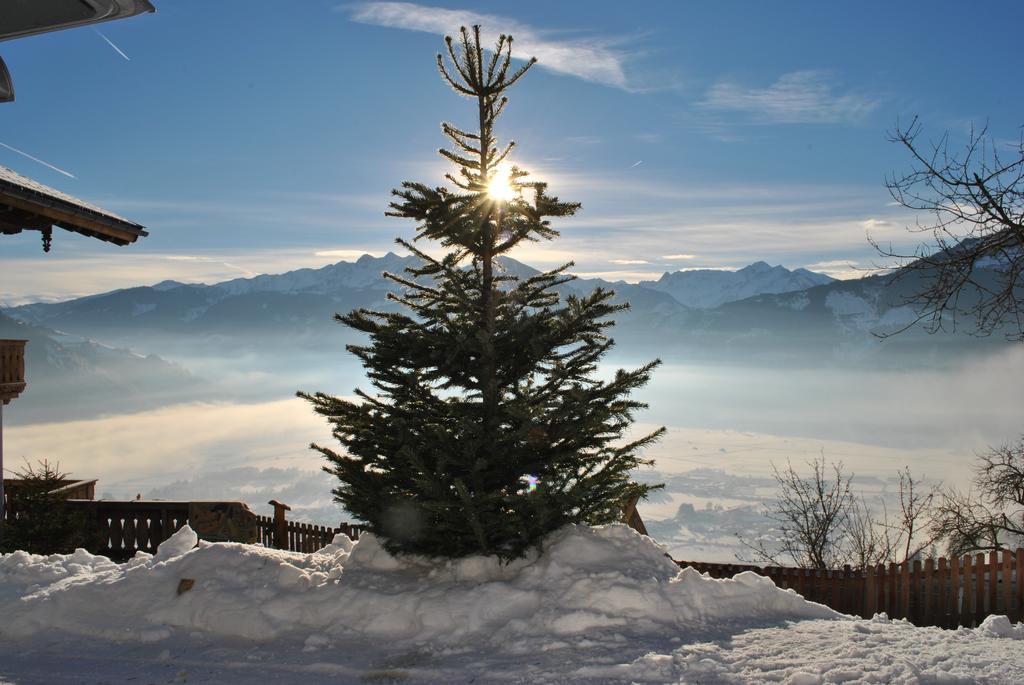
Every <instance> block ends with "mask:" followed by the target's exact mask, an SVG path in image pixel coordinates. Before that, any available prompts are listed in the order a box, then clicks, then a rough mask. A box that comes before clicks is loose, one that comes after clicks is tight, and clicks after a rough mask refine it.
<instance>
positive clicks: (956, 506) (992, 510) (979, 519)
mask: <svg viewBox="0 0 1024 685" xmlns="http://www.w3.org/2000/svg"><path fill="white" fill-rule="evenodd" d="M936 509H937V515H936V517H935V521H934V523H933V525H932V534H933V535H934V536H936V537H940V538H944V539H945V540H946V541H947V544H948V547H949V552H950V553H951V554H956V555H960V554H966V553H968V552H980V551H987V550H998V549H1006V548H1008V547H1012V546H1019V545H1021V544H1022V543H1024V436H1022V437H1021V438H1020V439H1019V440H1018V441H1017V442H1016V443H1013V444H1006V445H1003V446H1001V447H996V448H993V449H992V450H990V451H989V452H988V453H986V454H982V455H979V456H978V463H977V464H976V465H975V469H974V482H973V487H972V489H971V490H969V491H968V492H961V491H959V490H954V489H950V490H946V491H945V492H943V493H942V496H941V498H940V499H939V501H938V504H937V506H936Z"/></svg>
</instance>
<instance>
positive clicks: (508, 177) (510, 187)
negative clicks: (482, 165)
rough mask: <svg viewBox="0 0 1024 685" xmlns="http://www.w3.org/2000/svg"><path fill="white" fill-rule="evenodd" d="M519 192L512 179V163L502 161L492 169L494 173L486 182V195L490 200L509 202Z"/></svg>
mask: <svg viewBox="0 0 1024 685" xmlns="http://www.w3.org/2000/svg"><path fill="white" fill-rule="evenodd" d="M518 194H519V191H518V189H517V188H516V184H515V182H514V181H513V179H512V165H511V164H509V163H507V162H502V163H501V164H499V165H498V166H497V167H496V168H495V169H494V174H493V175H492V176H491V179H490V180H489V181H488V182H487V195H488V197H490V198H491V199H492V200H497V201H500V202H511V201H512V200H514V199H515V198H516V196H517V195H518Z"/></svg>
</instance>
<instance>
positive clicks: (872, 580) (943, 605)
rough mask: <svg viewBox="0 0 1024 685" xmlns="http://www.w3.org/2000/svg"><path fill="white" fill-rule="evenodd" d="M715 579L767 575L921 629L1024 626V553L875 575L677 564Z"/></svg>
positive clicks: (826, 600) (892, 568)
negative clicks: (995, 621)
mask: <svg viewBox="0 0 1024 685" xmlns="http://www.w3.org/2000/svg"><path fill="white" fill-rule="evenodd" d="M676 563H677V564H679V565H680V566H683V567H686V566H692V567H693V568H694V569H696V570H697V571H700V572H701V573H707V574H709V575H710V576H712V577H714V578H731V577H732V576H733V575H735V574H737V573H740V572H742V571H753V572H754V573H759V574H761V575H764V576H767V577H769V578H771V579H772V581H773V582H774V583H775V584H776V585H778V586H779V587H781V588H788V589H792V590H794V591H796V592H797V593H798V594H800V595H802V596H804V597H805V598H807V599H809V600H811V601H812V602H818V603H820V604H825V605H826V606H829V607H831V608H833V609H835V610H836V611H841V612H843V613H845V614H854V615H858V616H862V617H864V618H870V617H871V616H873V615H874V614H876V613H879V612H885V613H886V614H887V615H888V616H889V617H890V618H905V619H907V620H909V621H910V622H911V623H913V624H915V625H919V626H939V627H942V628H955V627H957V626H968V627H972V626H977V625H979V624H980V623H981V622H982V621H983V620H984V619H985V617H986V616H988V615H990V614H1004V615H1006V616H1008V617H1009V618H1010V620H1011V621H1022V620H1024V549H1017V550H1015V551H1011V550H1002V551H999V552H989V553H988V554H987V555H986V554H975V555H970V554H968V555H965V556H963V557H960V558H953V559H946V558H945V557H940V558H939V559H937V560H936V559H925V560H924V561H923V562H922V561H921V560H919V559H917V560H914V561H911V562H906V563H903V564H888V565H885V564H879V565H878V566H875V567H870V568H867V569H852V568H850V567H849V566H846V567H844V568H842V569H833V570H816V569H802V568H789V567H780V566H766V567H763V568H762V567H759V566H750V565H744V564H706V563H701V562H690V561H677V562H676Z"/></svg>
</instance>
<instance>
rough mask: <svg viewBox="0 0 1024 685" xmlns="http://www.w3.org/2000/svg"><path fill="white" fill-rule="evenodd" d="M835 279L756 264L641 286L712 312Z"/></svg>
mask: <svg viewBox="0 0 1024 685" xmlns="http://www.w3.org/2000/svg"><path fill="white" fill-rule="evenodd" d="M834 281H835V279H834V278H832V277H831V276H826V275H825V274H820V273H816V272H814V271H808V270H807V269H794V270H793V271H790V270H789V269H787V268H786V267H784V266H769V265H768V264H767V263H765V262H755V263H753V264H751V265H750V266H745V267H743V268H742V269H739V270H737V271H723V270H718V269H693V270H689V271H675V272H671V273H670V272H665V273H664V274H663V275H662V277H661V278H659V279H658V280H657V281H640V284H639V285H640V286H642V287H644V288H650V289H652V290H658V291H661V292H664V293H668V294H669V295H671V296H672V297H674V298H675V299H676V300H677V301H679V302H680V303H681V304H684V305H686V306H687V307H693V308H694V309H713V308H715V307H718V306H720V305H723V304H725V303H726V302H735V301H736V300H743V299H746V298H748V297H754V296H755V295H765V294H778V293H788V292H793V291H795V290H806V289H807V288H813V287H814V286H816V285H826V284H828V283H832V282H834Z"/></svg>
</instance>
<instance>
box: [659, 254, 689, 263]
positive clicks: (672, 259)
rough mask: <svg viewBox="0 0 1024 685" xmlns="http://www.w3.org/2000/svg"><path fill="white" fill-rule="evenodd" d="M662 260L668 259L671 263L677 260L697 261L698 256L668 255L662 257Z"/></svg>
mask: <svg viewBox="0 0 1024 685" xmlns="http://www.w3.org/2000/svg"><path fill="white" fill-rule="evenodd" d="M661 258H662V259H667V260H669V261H671V262H674V261H677V260H680V259H696V258H697V255H695V254H667V255H662V257H661Z"/></svg>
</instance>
